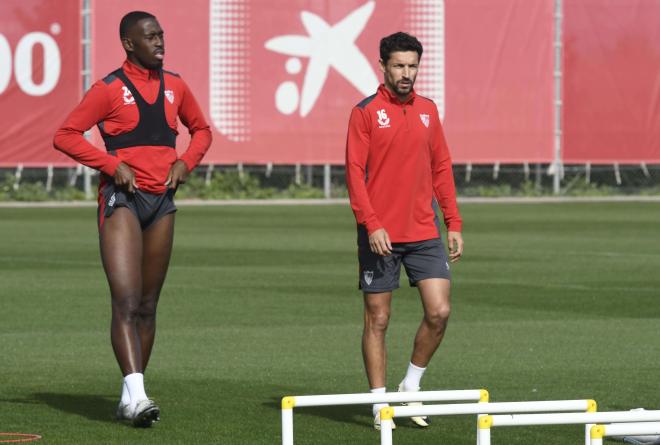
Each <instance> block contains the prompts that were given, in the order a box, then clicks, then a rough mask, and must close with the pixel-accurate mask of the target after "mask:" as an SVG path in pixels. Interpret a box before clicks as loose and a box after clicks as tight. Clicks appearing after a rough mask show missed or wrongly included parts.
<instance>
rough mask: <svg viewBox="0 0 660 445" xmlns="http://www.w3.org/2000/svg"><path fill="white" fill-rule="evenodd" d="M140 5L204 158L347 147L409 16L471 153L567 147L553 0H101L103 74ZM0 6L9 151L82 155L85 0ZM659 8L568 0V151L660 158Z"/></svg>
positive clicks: (95, 40)
mask: <svg viewBox="0 0 660 445" xmlns="http://www.w3.org/2000/svg"><path fill="white" fill-rule="evenodd" d="M136 8H139V9H142V10H146V11H149V12H152V13H153V14H155V15H156V16H157V17H158V19H159V20H160V22H161V25H162V26H163V28H164V30H165V35H166V56H165V57H166V62H165V67H166V69H168V70H171V71H175V72H178V73H180V74H181V76H182V78H183V79H184V80H185V81H186V82H187V83H188V85H189V86H190V88H191V89H192V91H193V92H194V94H195V96H196V97H197V100H198V101H199V102H200V105H201V107H202V110H204V112H205V113H206V115H207V119H208V122H209V124H210V125H211V127H212V128H213V132H214V142H213V146H212V147H211V149H210V151H209V153H208V155H207V157H206V158H205V161H204V162H206V163H215V164H230V163H238V162H243V163H258V164H265V163H269V162H272V163H275V164H293V163H304V164H319V163H332V164H341V163H343V158H344V145H345V136H346V126H347V121H348V116H349V113H350V110H351V108H352V107H353V106H354V105H355V104H356V103H357V102H359V101H360V100H361V99H362V98H364V97H366V96H369V95H371V94H373V93H374V92H375V90H376V87H377V85H378V84H379V83H380V82H381V81H382V73H381V72H380V69H379V66H378V58H379V55H378V44H379V41H380V39H381V37H383V36H384V35H387V34H390V33H392V32H395V31H399V30H403V31H408V32H410V33H412V34H414V35H417V36H418V37H419V38H420V40H421V41H422V43H423V45H424V49H425V51H424V55H423V57H422V63H421V66H420V74H419V76H418V80H417V83H416V89H417V91H418V93H420V94H422V95H425V96H427V97H430V98H431V99H433V100H434V101H435V102H436V104H437V106H438V110H439V111H440V114H441V116H442V117H443V120H444V124H445V130H446V133H447V140H448V142H449V145H450V149H451V151H452V155H453V158H454V161H455V162H457V163H467V162H472V163H494V162H502V163H521V162H550V161H552V160H553V122H554V102H555V98H554V90H553V74H554V64H553V50H554V49H553V37H554V0H537V1H533V2H532V1H528V0H487V1H485V0H444V1H443V0H437V1H434V2H429V1H428V0H391V1H387V2H385V1H374V0H343V1H341V2H339V1H329V0H324V1H318V0H281V1H278V2H270V1H265V0H189V1H186V2H180V1H176V0H144V1H141V2H140V3H139V6H136V5H135V2H133V1H131V0H115V1H112V2H107V1H97V0H92V26H91V29H92V54H93V56H92V68H93V80H97V79H100V78H102V77H104V76H105V75H106V74H108V73H109V72H111V71H113V70H114V69H116V68H117V67H119V66H120V65H121V63H122V62H123V60H124V58H125V54H124V52H123V49H122V47H121V44H120V41H119V32H118V27H119V21H120V19H121V17H122V16H123V15H124V14H125V13H127V12H129V11H131V10H134V9H136ZM0 13H1V14H0V119H2V122H3V129H2V132H0V166H14V165H16V164H19V163H23V164H24V165H26V166H30V165H33V166H45V165H47V164H53V165H71V164H72V163H71V161H70V160H69V159H68V158H66V157H64V155H62V154H60V153H59V152H57V151H55V150H53V149H52V148H51V140H52V136H53V133H54V131H55V129H56V128H57V126H58V125H59V124H60V123H61V121H62V120H63V119H64V116H65V115H66V114H68V113H69V111H70V110H71V109H72V108H73V107H74V106H75V104H76V103H77V102H78V101H79V99H80V89H81V85H80V84H81V54H82V45H81V32H80V31H81V29H80V28H81V25H80V22H81V16H80V4H79V0H61V1H58V2H51V1H47V0H5V1H3V2H1V3H0ZM657 17H660V1H646V0H627V1H625V2H624V1H622V0H566V1H565V2H564V29H563V31H564V51H565V65H564V66H563V72H564V84H563V86H564V91H563V104H564V106H563V119H562V120H563V128H564V133H563V135H564V136H563V137H564V139H563V143H564V150H563V158H564V162H566V163H581V162H594V163H598V162H601V163H612V162H630V163H633V162H635V163H636V162H642V161H645V162H649V163H660V136H658V135H660V131H658V130H660V128H657V127H658V126H660V119H658V116H657V114H658V113H659V112H660V107H659V106H657V104H656V102H658V99H657V96H658V94H656V90H658V87H657V85H659V84H660V82H659V81H658V80H657V78H658V74H657V73H659V72H660V70H659V69H658V68H660V46H658V44H657V42H659V41H660V39H658V37H660V36H659V35H658V34H660V27H658V26H657ZM96 142H97V145H98V146H99V148H102V143H101V142H100V140H99V139H98V138H97V139H96ZM187 143H188V137H187V132H186V131H185V128H183V127H182V128H181V135H180V137H179V140H178V147H179V151H183V150H185V147H186V146H187Z"/></svg>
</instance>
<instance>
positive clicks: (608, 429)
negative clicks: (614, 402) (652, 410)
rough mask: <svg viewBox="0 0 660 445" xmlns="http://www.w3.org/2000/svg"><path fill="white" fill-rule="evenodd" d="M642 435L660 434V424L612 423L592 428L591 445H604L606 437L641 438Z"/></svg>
mask: <svg viewBox="0 0 660 445" xmlns="http://www.w3.org/2000/svg"><path fill="white" fill-rule="evenodd" d="M642 434H660V423H659V422H637V423H611V424H609V425H594V426H592V427H591V445H603V437H606V436H627V435H630V436H639V435H642Z"/></svg>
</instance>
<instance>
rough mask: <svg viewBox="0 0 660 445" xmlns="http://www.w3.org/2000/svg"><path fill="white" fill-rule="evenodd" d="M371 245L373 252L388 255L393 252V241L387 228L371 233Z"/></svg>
mask: <svg viewBox="0 0 660 445" xmlns="http://www.w3.org/2000/svg"><path fill="white" fill-rule="evenodd" d="M369 247H370V248H371V251H372V252H373V253H377V254H378V255H382V256H387V255H391V254H392V243H391V242H390V236H389V235H388V234H387V232H386V231H385V229H378V230H376V231H374V232H373V233H372V234H371V235H369Z"/></svg>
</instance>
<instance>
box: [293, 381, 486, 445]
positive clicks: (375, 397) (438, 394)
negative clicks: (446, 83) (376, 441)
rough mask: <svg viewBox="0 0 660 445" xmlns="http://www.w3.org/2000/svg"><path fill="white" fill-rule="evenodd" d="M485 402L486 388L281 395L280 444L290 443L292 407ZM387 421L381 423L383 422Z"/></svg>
mask: <svg viewBox="0 0 660 445" xmlns="http://www.w3.org/2000/svg"><path fill="white" fill-rule="evenodd" d="M474 401H480V402H488V391H486V390H485V389H462V390H455V391H418V392H386V393H382V394H372V393H359V394H329V395H313V396H287V397H284V398H282V445H293V408H302V407H305V406H307V407H309V406H336V405H370V404H374V403H405V402H474ZM383 423H387V424H389V423H390V422H381V428H382V424H383Z"/></svg>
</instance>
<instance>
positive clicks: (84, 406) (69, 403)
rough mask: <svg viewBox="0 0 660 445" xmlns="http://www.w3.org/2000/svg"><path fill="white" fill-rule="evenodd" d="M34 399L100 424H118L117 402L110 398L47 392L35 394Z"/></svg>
mask: <svg viewBox="0 0 660 445" xmlns="http://www.w3.org/2000/svg"><path fill="white" fill-rule="evenodd" d="M32 397H34V399H35V400H37V401H39V402H41V403H45V404H46V405H48V406H50V407H51V408H54V409H56V410H59V411H63V412H65V413H70V414H77V415H79V416H82V417H85V418H87V419H89V420H95V421H99V422H116V420H115V410H116V409H117V401H116V400H115V399H111V398H110V397H108V396H99V395H90V394H60V393H47V392H46V393H36V394H33V395H32Z"/></svg>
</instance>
